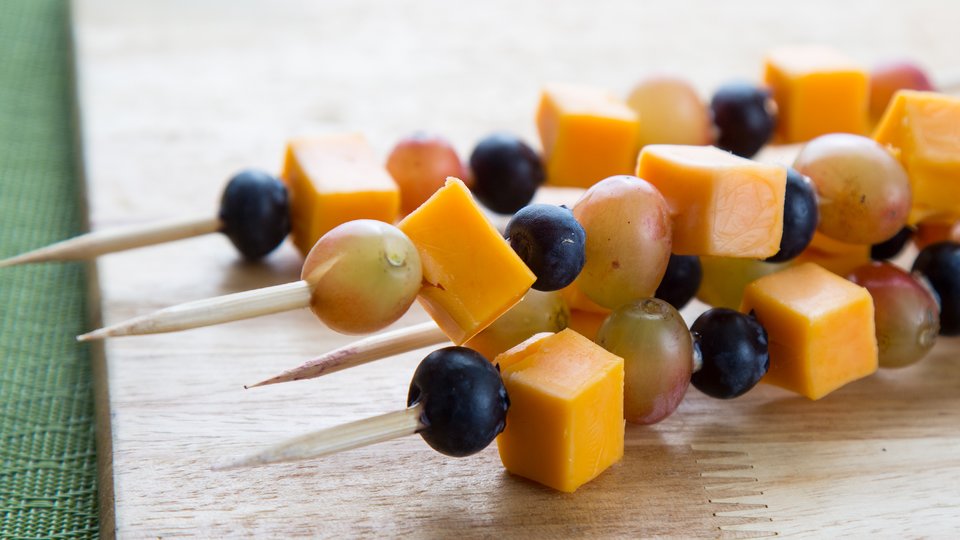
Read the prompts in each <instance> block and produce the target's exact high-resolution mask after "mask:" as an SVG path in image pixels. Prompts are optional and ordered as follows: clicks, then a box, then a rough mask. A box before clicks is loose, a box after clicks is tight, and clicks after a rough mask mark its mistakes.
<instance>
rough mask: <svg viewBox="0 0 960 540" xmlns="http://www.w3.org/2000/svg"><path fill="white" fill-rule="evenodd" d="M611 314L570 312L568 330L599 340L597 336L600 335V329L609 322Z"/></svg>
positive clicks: (574, 310)
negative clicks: (605, 322)
mask: <svg viewBox="0 0 960 540" xmlns="http://www.w3.org/2000/svg"><path fill="white" fill-rule="evenodd" d="M609 316H610V314H609V313H594V312H592V311H582V310H579V309H571V310H570V321H569V323H568V324H567V328H569V329H571V330H573V331H574V332H576V333H578V334H580V335H581V336H583V337H585V338H587V339H589V340H590V341H596V340H597V334H598V333H600V327H601V326H602V325H603V321H605V320H607V317H609Z"/></svg>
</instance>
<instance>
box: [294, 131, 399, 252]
mask: <svg viewBox="0 0 960 540" xmlns="http://www.w3.org/2000/svg"><path fill="white" fill-rule="evenodd" d="M280 176H281V178H282V179H283V181H284V183H285V184H286V185H287V189H288V190H289V192H290V213H291V218H292V221H293V230H292V231H291V233H290V236H291V238H292V240H293V243H294V245H296V246H297V248H298V249H299V250H300V252H301V253H303V254H304V255H306V253H307V252H309V251H310V248H312V247H313V245H314V244H315V243H316V242H317V240H319V239H320V237H321V236H323V235H324V234H326V233H327V231H329V230H330V229H333V228H334V227H336V226H337V225H340V224H343V223H346V222H348V221H353V220H355V219H376V220H379V221H385V222H387V223H390V224H392V223H394V222H395V221H396V220H397V217H398V214H399V212H400V190H399V189H398V188H397V184H396V183H395V182H394V181H393V178H391V177H390V175H389V174H388V173H387V171H386V169H384V167H383V164H382V163H380V160H379V159H377V157H376V156H375V155H374V152H373V149H372V148H371V147H370V145H369V144H368V143H367V140H366V138H364V136H363V135H361V134H359V133H350V134H334V135H321V136H317V137H304V138H299V139H293V140H291V141H289V142H288V143H287V153H286V157H285V159H284V163H283V172H282V173H281V175H280Z"/></svg>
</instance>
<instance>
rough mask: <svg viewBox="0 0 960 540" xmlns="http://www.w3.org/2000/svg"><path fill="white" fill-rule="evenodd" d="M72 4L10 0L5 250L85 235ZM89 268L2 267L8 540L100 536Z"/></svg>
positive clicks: (0, 174)
mask: <svg viewBox="0 0 960 540" xmlns="http://www.w3.org/2000/svg"><path fill="white" fill-rule="evenodd" d="M68 19H69V11H68V6H67V2H66V0H3V1H2V2H0V257H5V256H9V255H12V254H15V253H19V252H21V251H26V250H28V249H30V248H35V247H38V246H42V245H44V244H47V243H50V242H53V241H55V240H60V239H63V238H66V237H68V236H71V235H75V234H77V233H78V232H80V231H81V228H82V226H83V217H82V215H81V209H80V207H79V202H78V201H79V197H78V190H79V189H80V188H79V186H78V183H77V179H78V174H77V173H78V167H77V165H76V161H75V160H76V157H77V150H76V149H75V148H74V129H75V125H74V121H73V112H72V110H73V109H72V103H73V87H72V84H73V82H72V58H71V51H70V47H71V46H70V37H69V30H68V29H69V20H68ZM85 301H86V299H85V275H84V271H83V267H82V266H81V265H79V264H75V263H72V264H41V265H33V266H26V267H17V268H4V269H0V538H77V537H82V538H89V537H93V536H96V535H97V484H96V478H97V476H96V454H95V450H94V429H93V418H94V417H93V392H92V375H91V369H90V356H89V354H88V352H87V350H86V349H85V348H83V347H80V346H78V345H77V343H76V342H75V341H74V336H75V335H77V334H78V333H81V332H82V331H83V330H85V329H86V324H85V314H86V306H85Z"/></svg>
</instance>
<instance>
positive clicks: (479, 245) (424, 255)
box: [397, 178, 537, 345]
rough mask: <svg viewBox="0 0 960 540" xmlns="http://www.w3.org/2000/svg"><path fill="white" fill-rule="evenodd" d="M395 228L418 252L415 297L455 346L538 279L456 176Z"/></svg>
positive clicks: (515, 301)
mask: <svg viewBox="0 0 960 540" xmlns="http://www.w3.org/2000/svg"><path fill="white" fill-rule="evenodd" d="M397 227H399V228H400V230H401V231H403V232H404V233H405V234H406V235H407V236H408V237H410V240H411V241H413V244H414V245H415V246H417V250H418V251H419V252H420V263H421V265H422V268H423V281H424V284H423V287H422V288H421V289H420V294H419V296H418V300H419V301H420V303H421V304H422V305H423V307H424V309H426V310H427V313H429V314H430V316H431V317H433V320H435V321H436V322H437V325H439V326H440V329H441V330H443V332H444V333H445V334H446V335H447V337H449V338H450V341H453V342H454V343H455V344H457V345H460V344H462V343H464V342H465V341H467V340H468V339H470V338H471V337H473V336H475V335H476V334H477V333H479V332H480V331H481V330H483V329H484V328H486V327H487V326H488V325H489V324H490V323H492V322H493V321H495V320H496V319H497V318H498V317H499V316H500V315H502V314H503V313H505V312H506V311H507V310H508V309H510V308H511V307H513V305H514V304H516V303H517V302H519V301H520V300H521V299H522V298H523V295H524V294H526V293H527V291H528V290H530V286H531V285H533V282H534V281H536V279H537V278H536V276H534V274H533V272H531V271H530V269H529V268H527V265H525V264H524V263H523V261H522V260H521V259H520V257H519V256H518V255H517V254H516V253H515V252H514V251H513V249H512V248H511V247H510V245H509V244H508V243H507V242H506V240H504V239H503V237H502V236H500V233H499V232H497V229H496V228H495V227H494V226H493V225H492V224H491V223H490V221H489V220H487V218H486V216H484V215H483V211H482V210H480V207H479V206H477V203H476V202H474V200H473V197H472V196H471V195H470V191H469V190H468V189H467V187H466V186H465V185H463V182H461V181H460V180H458V179H456V178H448V179H447V182H446V184H445V185H444V186H443V187H442V188H440V189H439V190H437V191H436V193H434V194H433V196H431V197H430V198H429V199H427V201H426V202H424V203H423V204H422V205H420V207H419V208H417V209H416V210H414V211H413V212H411V213H410V215H408V216H407V217H406V218H404V219H403V221H401V222H400V224H399V225H397Z"/></svg>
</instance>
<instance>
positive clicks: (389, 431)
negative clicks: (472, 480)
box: [214, 403, 426, 470]
mask: <svg viewBox="0 0 960 540" xmlns="http://www.w3.org/2000/svg"><path fill="white" fill-rule="evenodd" d="M421 412H422V411H421V405H420V404H419V403H418V404H417V405H414V406H413V407H410V408H408V409H404V410H402V411H394V412H390V413H387V414H381V415H380V416H374V417H372V418H365V419H363V420H358V421H356V422H350V423H349V424H342V425H339V426H334V427H331V428H328V429H324V430H322V431H317V432H315V433H310V434H307V435H303V436H300V437H297V438H295V439H291V440H289V441H286V442H283V443H281V444H278V445H276V446H273V447H270V448H267V449H265V450H262V451H260V452H258V453H256V454H252V455H249V456H246V457H243V458H240V459H238V460H236V461H233V462H230V463H226V464H223V465H219V466H215V467H214V469H215V470H226V469H237V468H241V467H256V466H259V465H267V464H270V463H283V462H287V461H299V460H303V459H311V458H318V457H322V456H327V455H330V454H334V453H337V452H342V451H344V450H350V449H352V448H360V447H361V446H368V445H371V444H376V443H379V442H384V441H389V440H391V439H396V438H398V437H403V436H405V435H412V434H414V433H416V432H417V431H420V430H421V429H423V428H424V427H426V426H424V424H423V423H422V422H421V420H420V417H421Z"/></svg>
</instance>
